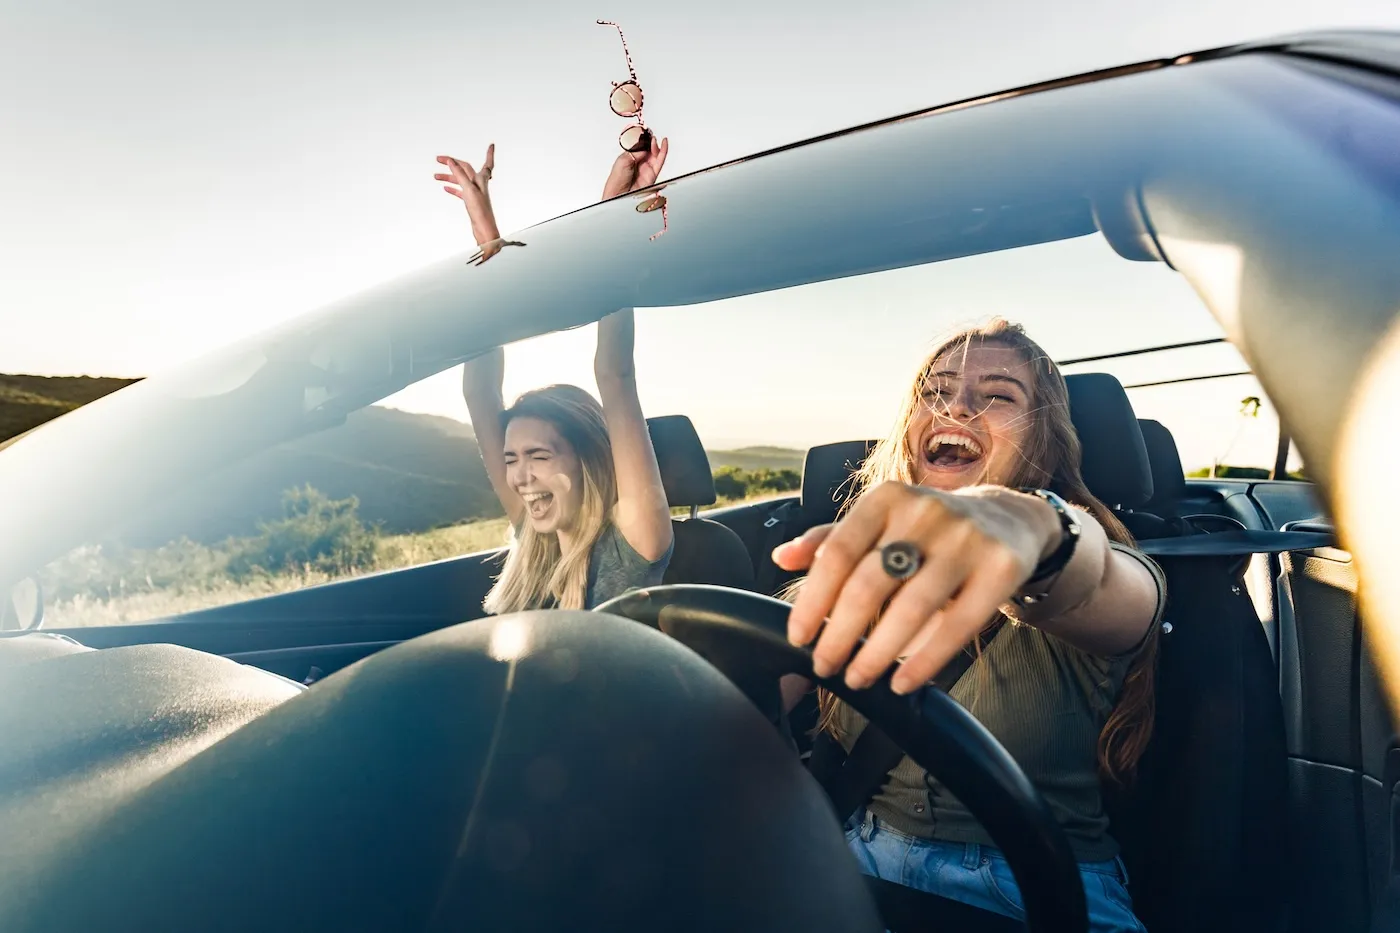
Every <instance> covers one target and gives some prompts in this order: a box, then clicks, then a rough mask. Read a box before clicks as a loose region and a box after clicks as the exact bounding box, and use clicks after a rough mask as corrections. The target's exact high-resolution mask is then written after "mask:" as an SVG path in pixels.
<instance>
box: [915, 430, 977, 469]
mask: <svg viewBox="0 0 1400 933" xmlns="http://www.w3.org/2000/svg"><path fill="white" fill-rule="evenodd" d="M982 456H983V451H982V445H981V444H979V443H977V441H976V440H975V439H973V438H972V437H970V436H969V435H967V434H961V433H955V432H952V431H940V432H939V433H937V434H934V435H933V436H932V437H930V438H929V439H928V443H926V444H925V445H924V462H925V463H926V464H928V466H930V467H933V468H934V469H939V470H961V469H966V468H967V467H969V466H972V465H973V464H975V463H977V462H978V461H980V460H981V459H982Z"/></svg>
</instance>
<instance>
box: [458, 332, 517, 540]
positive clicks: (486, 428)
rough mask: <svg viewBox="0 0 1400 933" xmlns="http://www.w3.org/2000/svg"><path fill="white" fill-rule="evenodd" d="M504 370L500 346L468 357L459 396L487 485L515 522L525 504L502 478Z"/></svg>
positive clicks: (503, 458) (504, 464)
mask: <svg viewBox="0 0 1400 933" xmlns="http://www.w3.org/2000/svg"><path fill="white" fill-rule="evenodd" d="M505 372H506V352H505V350H503V349H502V348H501V347H497V348H496V349H494V350H492V351H490V352H489V353H487V354H485V355H484V356H478V357H477V358H476V359H473V360H468V361H467V362H466V363H465V364H463V366H462V396H463V397H464V398H466V400H467V411H468V413H469V414H470V415H471V420H472V431H473V432H475V434H476V445H477V447H479V448H480V449H481V461H482V463H484V464H485V465H486V478H487V479H489V480H490V481H491V488H492V489H493V490H494V491H495V493H496V498H497V499H499V500H501V507H502V508H503V509H505V510H506V517H507V518H509V519H510V523H511V524H512V525H519V524H520V520H521V518H523V517H524V515H525V503H524V502H522V501H520V497H519V496H518V495H516V493H515V490H514V489H511V488H510V483H508V482H507V481H506V457H505V448H506V437H505V432H504V431H503V430H501V412H502V411H504V410H505V402H504V401H503V400H502V397H501V382H502V381H503V380H504V378H505Z"/></svg>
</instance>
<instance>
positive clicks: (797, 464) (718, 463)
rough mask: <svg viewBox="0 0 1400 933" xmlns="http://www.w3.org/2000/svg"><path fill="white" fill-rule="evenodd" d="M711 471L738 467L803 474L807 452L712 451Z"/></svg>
mask: <svg viewBox="0 0 1400 933" xmlns="http://www.w3.org/2000/svg"><path fill="white" fill-rule="evenodd" d="M706 453H708V454H709V455H710V469H712V470H718V469H719V468H720V467H727V466H731V467H737V468H738V469H740V470H762V469H769V470H784V469H786V470H797V471H798V472H799V473H800V472H802V459H803V457H805V456H806V451H802V450H795V449H793V448H791V447H739V448H737V449H735V450H710V451H706Z"/></svg>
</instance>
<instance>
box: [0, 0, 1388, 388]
mask: <svg viewBox="0 0 1400 933" xmlns="http://www.w3.org/2000/svg"><path fill="white" fill-rule="evenodd" d="M600 17H602V18H615V19H619V20H620V21H621V22H622V25H623V27H624V28H625V29H626V31H627V35H628V40H629V42H630V43H631V46H632V50H633V57H634V59H635V62H636V66H637V69H638V71H639V75H640V77H641V80H642V84H643V87H644V88H645V89H646V91H647V116H648V119H649V122H650V123H651V124H652V125H653V126H655V127H657V128H658V129H659V130H660V131H662V132H664V133H666V134H668V135H670V136H671V138H672V141H673V152H672V158H671V162H670V164H668V166H667V174H668V175H669V174H679V173H681V172H685V171H688V170H691V169H695V168H700V167H703V166H705V165H709V164H713V163H715V162H718V161H722V160H724V159H728V158H732V157H736V156H740V155H744V154H747V153H750V152H753V151H756V150H760V149H763V148H766V147H769V146H772V145H776V144H781V143H784V142H788V141H791V140H794V139H797V138H801V137H804V136H808V135H812V134H816V133H820V132H824V131H828V130H832V129H836V128H840V127H843V126H847V125H851V124H855V123H859V122H863V121H868V120H872V119H877V118H880V117H884V116H888V115H892V114H895V113H899V112H903V111H908V110H913V109H917V108H920V107H924V106H928V105H931V104H934V103H938V102H942V101H947V100H951V99H956V98H961V97H965V96H969V95H973V94H977V93H982V92H989V91H994V90H998V89H1002V88H1006V87H1010V86H1014V85H1019V84H1024V83H1027V82H1030V81H1035V80H1039V79H1044V78H1051V77H1057V76H1060V75H1062V74H1067V73H1072V72H1079V71H1085V70H1088V69H1092V68H1098V67H1103V66H1108V65H1114V64H1120V63H1124V62H1129V61H1134V60H1140V59H1145V58H1152V57H1158V56H1165V55H1174V54H1177V53H1180V52H1185V51H1190V50H1194V49H1199V48H1203V47H1211V46H1216V45H1222V44H1227V43H1230V42H1234V41H1239V40H1247V39H1252V38H1259V37H1264V36H1268V35H1272V34H1277V33H1281V32H1288V31H1294V30H1300V29H1316V28H1330V27H1388V28H1392V29H1396V28H1400V2H1398V0H1327V2H1321V0H1229V2H1221V0H1174V2H1172V3H1162V2H1160V0H1151V2H1148V0H1077V2H1076V0H1064V2H1058V3H1031V2H1026V0H1021V2H1013V0H983V2H980V3H976V4H973V3H967V2H958V3H952V2H946V0H921V2H911V3H879V2H865V3H860V4H849V3H840V4H837V3H828V2H805V3H801V4H798V3H796V2H790V3H784V4H777V3H770V4H760V3H754V2H752V0H750V2H745V3H738V2H733V0H721V2H711V3H706V4H685V5H681V4H664V5H663V4H649V5H648V4H644V5H642V6H639V7H636V8H632V9H629V8H626V7H618V6H616V5H608V4H601V5H599V4H596V3H595V4H589V3H577V2H571V3H565V2H554V3H543V2H524V0H516V2H509V3H500V4H483V3H464V2H460V0H459V2H451V3H449V2H438V0H398V2H394V3H382V2H377V3H369V2H364V0H349V2H328V0H301V2H295V0H239V2H236V3H218V4H214V3H207V2H200V0H179V2H176V0H125V2H123V3H120V4H114V3H111V2H110V0H0V316H2V317H0V320H3V327H4V330H3V338H0V372H29V373H43V374H66V373H90V374H102V375H144V374H147V373H151V372H155V371H159V370H161V369H164V368H166V367H168V366H170V365H172V364H173V363H175V362H178V361H180V360H182V359H186V358H188V357H190V356H193V355H195V354H197V353H200V352H203V351H205V350H208V349H211V348H213V347H215V346H218V345H219V344H221V343H224V342H226V341H228V340H230V339H231V338H234V337H237V336H241V335H245V334H248V333H250V332H253V331H257V330H262V329H264V328H267V327H269V326H272V325H274V324H276V323H278V322H280V321H283V320H285V319H287V318H288V317H291V316H294V315H297V314H299V313H301V312H304V311H307V310H309V309H312V308H315V307H317V306H319V305H322V304H324V303H326V302H327V301H329V300H331V299H334V298H336V297H338V296H341V295H345V294H348V293H353V292H356V291H359V290H360V289H362V288H364V287H366V286H369V285H372V284H374V283H376V282H379V281H382V280H384V279H387V278H390V277H392V276H395V275H397V274H399V273H402V272H404V271H406V270H410V269H413V268H415V267H417V266H421V265H424V264H426V263H428V262H430V261H432V260H435V259H437V258H440V257H442V256H444V255H446V254H450V253H455V252H458V251H460V250H461V249H462V248H463V245H464V240H465V239H466V238H467V237H468V236H469V233H468V230H467V226H466V223H465V217H464V216H463V213H462V211H461V209H460V204H459V202H456V201H454V200H453V199H450V198H449V197H448V196H447V195H445V194H443V193H442V191H441V190H440V188H439V186H438V185H437V184H436V183H435V182H434V181H433V180H432V177H431V176H432V172H433V171H434V168H435V166H434V163H433V157H434V156H435V155H437V154H438V153H440V152H443V151H449V152H452V153H455V154H459V155H461V156H463V157H466V158H468V159H472V160H477V159H479V158H480V155H481V153H482V151H483V150H484V149H485V146H486V144H487V143H488V142H490V141H492V140H494V141H496V142H497V144H498V168H497V172H496V186H495V188H494V196H495V200H496V206H497V211H498V214H499V216H500V218H501V222H502V227H503V228H505V229H513V228H519V227H523V226H525V225H527V224H530V223H534V222H536V221H539V220H543V219H546V218H548V217H550V216H552V215H555V214H558V213H561V212H563V211H565V210H568V209H571V208H574V207H576V206H579V205H580V204H583V203H585V202H588V201H591V200H594V199H596V197H597V195H598V192H599V189H600V187H601V182H602V178H603V176H604V174H605V172H606V169H607V166H608V164H609V162H610V161H611V160H612V158H613V156H614V154H615V153H616V148H615V142H614V139H615V137H616V134H617V132H618V130H619V129H620V124H621V123H622V121H620V120H619V119H617V118H616V117H614V116H613V115H612V114H611V113H610V112H609V111H608V110H607V107H606V95H607V91H608V89H609V82H610V81H612V80H616V79H619V78H621V77H623V76H624V75H625V66H624V62H623V59H622V53H621V50H620V48H619V46H618V43H617V39H616V36H615V34H614V33H612V31H611V30H607V29H604V28H603V27H600V26H596V25H594V23H593V20H595V19H597V18H600ZM1132 338H1133V335H1131V334H1127V333H1125V334H1124V335H1123V340H1122V341H1120V342H1119V345H1122V346H1129V345H1135V344H1137V343H1139V342H1140V341H1138V340H1134V339H1132ZM434 385H436V386H438V387H439V388H441V386H442V385H444V383H442V382H441V381H438V382H436V383H434ZM420 394H421V393H420ZM450 396H451V391H450V387H449V389H448V390H447V391H446V396H444V397H450ZM424 398H425V401H424V403H423V405H422V406H421V407H423V408H426V409H429V410H444V406H445V405H447V402H444V401H441V400H440V399H439V400H437V401H435V400H433V399H430V398H427V397H426V396H425V397H424ZM456 404H458V405H460V402H459V401H458V402H456Z"/></svg>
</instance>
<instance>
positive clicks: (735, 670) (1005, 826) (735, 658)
mask: <svg viewBox="0 0 1400 933" xmlns="http://www.w3.org/2000/svg"><path fill="white" fill-rule="evenodd" d="M791 609H792V607H791V606H790V605H788V604H787V603H785V602H783V601H781V600H778V599H773V598H772V597H769V596H760V595H758V594H757V593H749V592H746V591H744V590H733V589H728V588H726V587H719V586H696V585H674V586H658V587H652V588H650V589H644V590H636V591H633V592H630V593H626V594H624V595H622V596H619V597H617V598H616V599H613V600H610V601H608V602H606V603H604V604H603V605H601V606H599V607H597V609H596V610H595V611H597V612H606V613H612V614H613V615H619V616H623V617H625V618H628V619H632V620H634V621H637V622H642V623H645V624H647V625H651V626H652V627H654V628H659V629H660V630H661V631H662V632H665V633H666V634H667V635H670V636H671V637H673V638H675V639H676V640H678V641H680V642H681V643H683V644H685V645H686V646H687V647H689V648H690V649H691V650H693V651H695V652H696V653H697V654H699V655H700V656H701V657H703V658H704V659H705V660H706V661H708V662H709V663H710V664H711V665H713V666H714V667H716V668H718V669H719V670H720V672H721V673H723V674H724V675H725V676H726V677H728V678H729V679H730V680H731V681H732V682H733V683H734V684H735V685H736V686H737V687H739V689H741V690H743V691H744V693H745V694H746V695H747V696H748V697H749V699H750V700H751V701H753V703H754V704H755V705H756V706H757V707H758V708H759V710H760V711H761V712H764V713H765V714H767V715H768V717H769V719H770V720H771V721H774V722H777V721H778V718H779V717H780V716H781V709H782V701H781V693H780V690H779V687H778V682H779V680H780V679H781V678H782V677H783V676H784V675H787V674H797V675H800V676H803V677H807V678H812V679H817V680H818V682H819V683H821V685H822V686H823V687H826V688H827V689H828V690H830V691H831V692H832V693H834V694H836V695H837V696H838V697H839V698H840V699H841V700H843V701H844V702H846V703H848V704H850V705H851V707H852V708H854V709H855V710H856V711H857V712H859V713H861V714H862V715H864V716H865V717H866V718H867V719H868V720H870V723H871V725H872V726H876V727H878V728H880V729H883V730H884V732H885V733H886V734H887V735H888V736H889V737H890V738H891V739H893V740H894V742H895V743H896V744H897V745H899V746H900V747H901V748H902V749H903V750H904V751H905V752H906V753H907V754H908V755H909V757H910V758H912V759H913V760H914V761H915V762H916V763H917V764H918V765H919V766H920V767H922V768H925V769H926V770H928V771H929V772H930V773H931V774H934V775H936V776H937V777H938V779H939V780H940V781H941V782H942V783H943V784H944V786H946V787H947V788H948V789H949V790H950V791H951V792H952V793H953V794H954V795H955V796H957V798H958V799H959V800H961V801H962V802H963V803H964V804H965V805H966V806H967V808H968V810H970V811H971V812H972V815H973V816H975V817H976V818H977V819H978V820H979V821H980V822H981V823H982V825H983V827H984V828H985V829H986V830H987V832H988V833H989V834H990V835H991V837H992V840H993V841H994V842H995V843H996V844H997V846H998V847H1000V848H1001V849H1002V851H1004V852H1005V853H1006V860H1007V863H1008V864H1009V865H1010V866H1011V870H1012V873H1013V874H1014V875H1015V877H1016V882H1017V884H1018V885H1019V886H1020V888H1021V894H1022V898H1023V901H1024V903H1025V910H1026V925H1027V928H1028V929H1030V930H1032V931H1037V930H1057V931H1079V930H1087V929H1088V923H1089V921H1088V913H1087V908H1086V905H1085V900H1084V885H1083V880H1082V879H1081V877H1080V874H1079V865H1078V863H1077V862H1076V861H1075V858H1074V852H1073V851H1072V850H1071V849H1070V847H1069V842H1068V840H1067V839H1066V838H1065V834H1064V831H1063V830H1062V829H1061V828H1060V825H1059V823H1058V822H1056V820H1055V817H1054V814H1052V813H1051V812H1050V808H1049V805H1048V804H1046V802H1045V799H1044V798H1043V797H1041V795H1040V792H1039V791H1037V790H1036V789H1035V785H1033V784H1032V783H1031V781H1030V779H1029V778H1028V777H1026V773H1025V772H1024V771H1022V770H1021V768H1020V766H1019V765H1017V764H1016V762H1015V760H1014V759H1013V758H1012V757H1011V756H1010V754H1008V753H1007V751H1006V749H1005V748H1003V747H1002V746H1001V744H1000V743H999V742H997V740H996V739H995V738H994V737H993V736H992V734H991V733H990V732H988V731H987V729H986V727H984V726H983V725H982V724H981V723H980V722H978V721H977V720H976V719H975V718H973V716H972V714H971V713H969V712H967V710H965V709H963V708H962V707H961V706H959V705H958V704H957V703H956V702H954V701H953V700H952V699H951V698H949V697H948V695H947V694H946V693H944V692H943V691H942V690H939V689H938V688H937V687H928V688H926V689H925V690H924V691H922V693H921V694H919V695H918V696H916V697H909V696H901V695H899V694H896V693H894V692H893V691H892V690H891V689H890V684H889V677H888V675H886V676H884V677H882V678H880V680H879V681H877V682H876V683H875V684H874V685H873V686H871V687H869V688H867V689H860V690H857V689H852V688H851V687H849V686H847V685H846V683H845V682H844V681H842V680H840V679H836V678H831V679H821V678H817V676H816V674H815V672H814V671H813V670H812V654H811V652H810V651H808V650H807V649H806V648H801V647H797V646H794V645H793V644H791V643H790V642H789V641H788V638H787V629H788V615H789V612H790V610H791ZM842 816H844V814H842Z"/></svg>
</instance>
